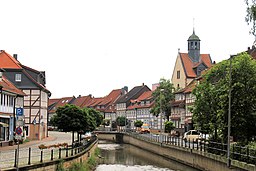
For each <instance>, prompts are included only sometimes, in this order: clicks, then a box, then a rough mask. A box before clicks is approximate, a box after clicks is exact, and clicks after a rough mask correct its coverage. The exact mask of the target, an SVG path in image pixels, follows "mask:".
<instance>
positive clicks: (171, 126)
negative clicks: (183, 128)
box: [164, 121, 175, 133]
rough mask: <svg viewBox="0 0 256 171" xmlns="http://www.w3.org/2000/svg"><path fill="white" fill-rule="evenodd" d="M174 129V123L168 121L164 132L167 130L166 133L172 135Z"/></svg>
mask: <svg viewBox="0 0 256 171" xmlns="http://www.w3.org/2000/svg"><path fill="white" fill-rule="evenodd" d="M174 128H175V126H174V125H173V122H172V121H166V122H165V123H164V130H165V132H168V133H170V132H171V131H172V130H173V129H174Z"/></svg>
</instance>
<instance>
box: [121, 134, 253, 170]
mask: <svg viewBox="0 0 256 171" xmlns="http://www.w3.org/2000/svg"><path fill="white" fill-rule="evenodd" d="M125 134H128V135H129V136H132V137H135V138H138V139H141V140H146V141H151V142H157V143H160V144H165V145H174V146H177V147H182V148H190V149H194V150H198V151H204V152H208V153H212V154H216V155H221V156H225V157H227V144H225V143H219V142H214V141H209V140H205V139H197V140H194V139H193V140H190V141H184V139H183V138H182V137H176V136H169V135H164V134H158V135H157V134H139V133H136V132H125ZM230 155H231V156H230V158H231V159H234V160H238V161H243V162H246V163H249V164H254V165H256V149H253V148H249V147H243V146H239V145H236V144H232V145H231V149H230Z"/></svg>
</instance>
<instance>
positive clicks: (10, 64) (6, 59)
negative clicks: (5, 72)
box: [0, 50, 22, 69]
mask: <svg viewBox="0 0 256 171" xmlns="http://www.w3.org/2000/svg"><path fill="white" fill-rule="evenodd" d="M0 60H1V62H0V68H10V69H22V67H21V65H20V63H19V62H18V61H17V60H16V59H15V58H14V57H12V56H11V55H9V54H8V53H6V52H5V51H4V50H1V51H0Z"/></svg>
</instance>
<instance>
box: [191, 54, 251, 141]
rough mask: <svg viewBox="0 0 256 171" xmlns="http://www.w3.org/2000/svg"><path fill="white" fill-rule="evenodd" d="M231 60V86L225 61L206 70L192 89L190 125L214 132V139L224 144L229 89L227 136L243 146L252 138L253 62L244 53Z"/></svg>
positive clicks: (227, 61) (228, 64) (228, 68)
mask: <svg viewBox="0 0 256 171" xmlns="http://www.w3.org/2000/svg"><path fill="white" fill-rule="evenodd" d="M231 60H232V71H231V73H232V74H231V76H232V77H231V81H232V82H231V85H232V86H231V87H229V81H230V80H229V70H230V60H225V61H222V62H220V63H218V64H216V65H214V66H213V67H212V68H211V69H210V70H208V71H207V72H206V74H205V75H203V76H202V81H201V82H200V84H199V85H198V86H197V87H196V88H195V89H194V90H193V92H192V93H193V95H194V96H195V98H196V100H195V103H194V106H193V109H192V112H193V122H194V123H195V126H196V127H197V128H201V129H204V130H208V131H209V132H212V133H213V132H214V135H215V138H217V135H218V136H220V137H222V139H223V140H225V141H226V139H227V122H228V120H227V119H228V109H229V106H228V98H229V89H230V88H231V102H232V103H231V135H232V136H233V137H234V139H235V140H237V141H239V142H242V143H247V142H248V141H250V140H251V138H252V137H253V136H255V135H256V124H255V123H256V122H255V121H256V115H255V114H256V61H255V60H253V59H252V58H251V56H250V55H248V54H247V53H241V54H239V55H237V56H235V57H234V58H233V59H231Z"/></svg>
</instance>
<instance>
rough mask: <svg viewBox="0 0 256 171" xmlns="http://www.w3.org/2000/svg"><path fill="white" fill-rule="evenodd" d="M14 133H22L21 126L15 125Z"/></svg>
mask: <svg viewBox="0 0 256 171" xmlns="http://www.w3.org/2000/svg"><path fill="white" fill-rule="evenodd" d="M15 132H16V134H18V135H21V134H22V129H21V127H17V128H16V130H15Z"/></svg>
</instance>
